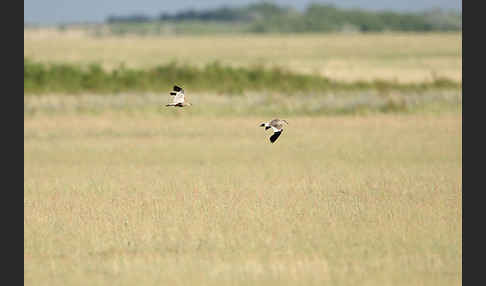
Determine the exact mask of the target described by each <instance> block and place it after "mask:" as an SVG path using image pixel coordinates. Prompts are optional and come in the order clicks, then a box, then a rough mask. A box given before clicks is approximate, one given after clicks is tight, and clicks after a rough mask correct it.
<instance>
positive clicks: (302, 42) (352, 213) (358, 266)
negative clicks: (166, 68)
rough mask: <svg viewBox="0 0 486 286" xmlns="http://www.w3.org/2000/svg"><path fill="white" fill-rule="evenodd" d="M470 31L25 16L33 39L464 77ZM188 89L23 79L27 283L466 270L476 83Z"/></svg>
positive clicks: (456, 281) (420, 279)
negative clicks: (467, 157)
mask: <svg viewBox="0 0 486 286" xmlns="http://www.w3.org/2000/svg"><path fill="white" fill-rule="evenodd" d="M461 38H462V34H461V33H430V34H425V33H424V34H414V33H384V34H326V35H317V34H314V35H310V34H308V35H265V36H263V35H262V36H260V35H249V34H248V35H211V36H163V37H154V36H150V37H134V36H127V37H118V38H117V37H92V36H89V35H87V34H86V33H85V32H84V31H82V30H70V29H68V30H66V31H64V32H62V31H58V30H49V29H41V30H34V29H25V30H24V56H26V57H29V58H31V59H33V60H36V61H41V62H73V63H81V64H87V63H91V62H99V63H101V64H103V66H104V67H105V68H107V69H109V68H113V67H117V66H118V65H120V64H121V63H124V64H125V65H126V66H130V67H151V66H154V65H158V64H165V63H167V62H170V61H172V60H177V61H178V62H180V63H187V64H191V65H204V64H206V63H208V62H212V61H214V60H219V61H220V62H221V63H223V64H228V65H235V66H249V65H250V66H251V65H255V64H264V65H267V66H272V65H278V66H281V67H286V68H289V69H291V70H294V71H298V72H302V73H319V74H322V75H327V76H329V77H331V78H333V79H339V80H344V81H355V80H361V79H364V80H370V79H385V80H387V79H388V80H395V79H396V80H397V81H400V82H423V81H427V80H430V79H432V78H433V76H443V77H447V78H450V79H453V80H457V81H461V80H462V74H461V73H462V59H461V57H462V47H461V41H462V40H461ZM215 84H217V83H215ZM185 88H186V93H187V94H186V95H187V100H188V101H190V102H192V103H194V105H193V106H192V107H190V108H186V109H167V108H166V107H163V108H162V107H161V106H163V105H164V104H166V103H167V100H168V95H167V94H159V93H156V92H152V93H150V92H147V93H139V94H131V93H116V94H105V95H97V94H82V93H80V94H76V95H72V94H42V95H29V94H24V284H25V285H50V286H51V285H54V286H55V285H93V286H96V285H144V286H145V285H353V286H354V285H441V286H442V285H461V283H462V91H460V90H457V89H453V90H432V89H431V90H424V91H420V92H412V91H410V92H409V91H402V92H397V91H380V90H371V89H370V90H359V91H347V92H344V91H342V92H337V91H336V92H327V93H324V92H321V93H319V92H316V93H313V92H309V93H304V92H300V93H295V94H279V93H276V92H271V91H262V92H246V93H244V94H242V95H230V94H222V93H216V92H214V93H212V92H210V91H208V92H206V93H204V92H200V93H197V94H196V93H193V92H191V87H190V86H185ZM274 117H280V118H282V119H286V120H288V121H289V123H290V124H289V126H288V127H286V129H285V130H284V132H283V134H282V135H281V136H280V138H279V139H278V140H277V142H276V143H275V144H270V142H269V140H268V138H269V136H270V134H271V132H270V131H268V132H265V131H264V130H263V128H259V127H258V125H259V124H260V123H261V122H263V121H267V120H269V119H272V118H274Z"/></svg>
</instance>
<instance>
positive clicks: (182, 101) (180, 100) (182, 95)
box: [174, 92, 184, 104]
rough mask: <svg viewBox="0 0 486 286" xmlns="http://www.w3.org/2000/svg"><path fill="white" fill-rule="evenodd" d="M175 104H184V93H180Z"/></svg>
mask: <svg viewBox="0 0 486 286" xmlns="http://www.w3.org/2000/svg"><path fill="white" fill-rule="evenodd" d="M174 103H176V104H177V103H184V93H183V92H178V93H177V94H176V96H175V97H174Z"/></svg>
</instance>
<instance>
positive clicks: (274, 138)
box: [270, 130, 282, 143]
mask: <svg viewBox="0 0 486 286" xmlns="http://www.w3.org/2000/svg"><path fill="white" fill-rule="evenodd" d="M280 134H282V130H280V131H277V132H274V133H273V135H272V136H270V142H272V143H273V142H275V141H276V140H277V138H278V136H280Z"/></svg>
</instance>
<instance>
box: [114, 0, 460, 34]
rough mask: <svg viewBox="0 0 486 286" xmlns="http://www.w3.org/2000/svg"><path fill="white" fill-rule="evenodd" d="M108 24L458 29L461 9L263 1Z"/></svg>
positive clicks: (267, 28) (257, 29)
mask: <svg viewBox="0 0 486 286" xmlns="http://www.w3.org/2000/svg"><path fill="white" fill-rule="evenodd" d="M106 22H107V23H109V24H119V23H125V24H126V23H128V24H130V23H149V22H159V23H164V22H167V23H181V22H203V23H204V22H221V23H228V22H234V23H247V24H249V25H248V29H247V31H248V32H261V33H265V32H332V31H342V30H356V31H362V32H367V31H375V32H376V31H386V30H390V31H459V30H462V13H460V12H455V11H443V10H441V9H434V10H429V11H424V12H416V13H411V12H408V13H399V12H392V11H366V10H362V9H341V8H337V7H335V6H334V5H327V4H311V5H309V6H308V7H307V8H306V9H305V11H303V12H299V11H297V10H295V9H293V8H290V7H283V6H278V5H276V4H273V3H268V2H261V3H257V4H250V5H247V6H244V7H220V8H215V9H211V10H200V11H198V10H185V11H180V12H177V13H174V14H168V13H161V14H160V15H159V16H156V17H149V16H146V15H141V14H137V15H128V16H110V17H108V18H107V20H106Z"/></svg>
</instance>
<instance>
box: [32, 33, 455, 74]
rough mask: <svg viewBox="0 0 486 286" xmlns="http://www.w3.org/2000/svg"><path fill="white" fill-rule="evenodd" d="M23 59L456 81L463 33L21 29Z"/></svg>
mask: <svg viewBox="0 0 486 286" xmlns="http://www.w3.org/2000/svg"><path fill="white" fill-rule="evenodd" d="M24 56H25V57H28V58H31V59H33V60H36V61H42V62H72V63H83V64H88V63H92V62H98V63H100V64H102V65H103V66H104V67H106V68H115V67H118V66H119V65H121V64H122V63H123V64H124V65H125V66H127V67H137V68H145V67H154V66H157V65H162V64H167V63H168V62H170V61H173V60H175V61H177V62H180V63H182V64H190V65H196V66H203V65H205V64H207V63H211V62H214V61H216V60H217V61H220V62H221V63H222V64H224V65H233V66H252V65H258V64H262V65H265V66H268V67H270V66H280V67H284V68H288V69H290V70H292V71H296V72H299V73H312V74H320V75H325V76H328V77H329V78H331V79H336V80H341V81H356V80H374V79H383V80H397V81H398V82H423V81H430V80H433V79H434V77H446V78H449V79H451V80H454V81H462V33H384V34H294V35H254V34H244V35H204V36H203V35H201V36H194V35H191V36H161V37H156V36H147V37H137V36H126V37H94V36H90V35H88V34H87V33H86V32H85V31H83V30H69V29H68V30H66V31H64V32H61V31H58V30H49V29H43V30H38V29H25V30H24Z"/></svg>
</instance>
